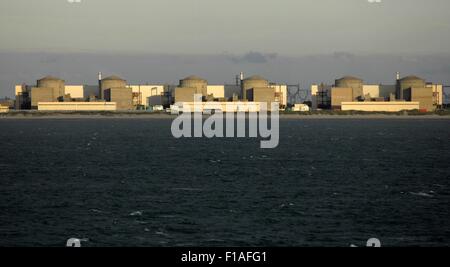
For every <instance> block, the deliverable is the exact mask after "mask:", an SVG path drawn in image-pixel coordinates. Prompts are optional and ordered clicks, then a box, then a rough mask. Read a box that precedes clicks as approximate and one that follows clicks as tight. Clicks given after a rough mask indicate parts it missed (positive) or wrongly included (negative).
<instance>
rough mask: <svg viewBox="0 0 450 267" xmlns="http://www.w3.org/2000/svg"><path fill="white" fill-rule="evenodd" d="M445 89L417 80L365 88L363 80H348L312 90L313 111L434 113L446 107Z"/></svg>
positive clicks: (407, 79)
mask: <svg viewBox="0 0 450 267" xmlns="http://www.w3.org/2000/svg"><path fill="white" fill-rule="evenodd" d="M443 88H444V86H443V85H441V84H433V83H428V82H426V81H425V80H424V79H422V78H419V77H417V76H406V77H404V78H400V73H397V75H396V81H395V83H393V84H390V85H383V84H378V85H373V84H364V81H363V80H362V79H360V78H357V77H353V76H345V77H342V78H340V79H337V80H336V81H335V84H334V85H326V84H323V83H322V84H320V85H317V84H313V85H312V86H311V96H312V108H313V109H333V110H344V111H367V112H375V111H377V112H398V111H404V110H419V111H422V112H432V111H435V110H436V109H438V108H441V107H442V106H443V96H444V91H443Z"/></svg>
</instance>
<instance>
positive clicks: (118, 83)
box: [99, 75, 127, 99]
mask: <svg viewBox="0 0 450 267" xmlns="http://www.w3.org/2000/svg"><path fill="white" fill-rule="evenodd" d="M125 87H127V81H126V80H124V79H122V78H120V77H119V76H115V75H113V76H109V77H106V78H104V79H102V80H101V82H100V96H99V97H100V98H101V99H103V98H104V94H105V90H107V89H111V88H125Z"/></svg>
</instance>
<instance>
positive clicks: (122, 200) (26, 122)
mask: <svg viewBox="0 0 450 267" xmlns="http://www.w3.org/2000/svg"><path fill="white" fill-rule="evenodd" d="M171 123H172V120H171V119H161V118H159V119H152V118H149V119H143V118H142V119H133V118H128V119H125V118H106V119H94V118H91V119H81V118H80V119H70V118H67V119H45V118H43V119H3V120H0V145H1V151H0V246H2V247H5V246H8V247H9V246H12V247H23V246H26V247H64V246H66V242H67V240H68V239H70V238H78V239H80V240H81V245H82V246H85V247H191V246H200V247H222V246H227V247H229V246H231V247H240V246H245V247H349V246H351V245H353V246H365V245H366V242H367V240H368V239H370V238H377V239H379V240H380V242H381V244H382V246H386V247H405V246H406V247H415V246H422V247H427V246H432V247H434V246H450V223H449V222H450V208H449V207H450V142H449V141H450V120H445V119H443V120H434V119H356V118H355V119H281V121H280V142H279V146H278V147H277V148H275V149H261V148H260V141H261V140H260V139H258V138H213V139H208V138H180V139H176V138H174V137H173V136H172V134H171V130H170V129H171Z"/></svg>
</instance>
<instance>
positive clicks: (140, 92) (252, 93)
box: [15, 73, 288, 111]
mask: <svg viewBox="0 0 450 267" xmlns="http://www.w3.org/2000/svg"><path fill="white" fill-rule="evenodd" d="M238 77H239V79H236V84H233V85H210V84H208V81H207V80H206V79H203V78H200V77H198V76H188V77H186V78H184V79H182V80H180V82H179V84H178V85H148V84H146V85H132V84H131V85H130V84H128V83H127V81H126V80H125V79H123V78H121V77H118V76H115V75H113V76H109V77H106V78H102V74H101V73H99V79H98V85H67V84H66V82H65V81H64V80H63V79H60V78H57V77H53V76H47V77H44V78H42V79H40V80H38V81H37V82H36V85H16V88H15V96H16V101H15V109H17V110H26V109H32V110H33V109H34V110H45V111H50V110H54V111H64V110H65V111H82V110H90V111H111V110H120V111H126V110H147V109H150V108H152V107H160V106H162V107H170V106H171V105H173V104H176V105H178V107H180V106H182V105H183V103H186V105H188V103H192V102H194V96H195V95H201V97H202V99H201V101H202V102H205V103H211V102H215V103H233V102H266V103H267V104H268V106H270V105H271V103H279V107H280V108H285V107H286V106H287V104H288V103H287V94H288V93H287V85H280V84H275V83H270V82H269V81H268V80H266V79H265V78H263V77H261V76H251V77H249V78H244V75H243V74H242V73H241V75H239V76H238ZM209 106H211V105H209ZM224 106H225V105H224Z"/></svg>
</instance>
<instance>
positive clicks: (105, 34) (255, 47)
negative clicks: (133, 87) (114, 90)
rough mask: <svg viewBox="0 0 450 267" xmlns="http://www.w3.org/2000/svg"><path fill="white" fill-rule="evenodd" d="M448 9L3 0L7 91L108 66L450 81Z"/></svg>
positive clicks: (369, 1) (0, 62) (434, 3)
mask: <svg viewBox="0 0 450 267" xmlns="http://www.w3.org/2000/svg"><path fill="white" fill-rule="evenodd" d="M448 10H450V1H448V0H426V1H425V0H276V1H275V0H76V1H75V0H0V40H1V41H0V96H2V95H10V91H11V86H13V85H14V84H16V83H21V82H33V81H35V80H36V79H38V78H40V77H39V76H40V75H46V74H53V75H59V76H62V75H63V76H64V77H62V78H64V79H65V80H66V81H67V80H70V81H71V82H72V83H75V82H84V83H95V78H92V77H95V74H91V73H96V72H98V71H103V72H106V73H108V72H115V73H111V74H119V75H128V76H132V77H133V79H134V80H136V82H137V81H148V80H151V81H150V82H152V81H155V82H156V81H158V82H173V81H177V79H180V78H182V77H179V76H181V75H186V76H187V75H190V74H197V75H200V76H202V75H203V76H206V75H208V76H209V77H205V78H207V79H208V80H209V79H211V80H212V82H213V83H222V82H224V81H229V82H232V81H233V77H234V75H235V74H236V73H239V72H240V71H244V72H246V73H251V74H253V73H255V72H258V73H257V74H263V75H266V76H268V77H267V78H268V79H270V80H274V81H280V82H287V83H298V82H301V83H303V84H305V87H309V85H308V84H309V83H313V82H320V81H332V80H333V79H334V78H336V76H338V75H341V74H352V75H361V76H363V77H362V78H363V79H365V80H367V81H370V82H372V83H375V82H378V81H379V82H384V81H386V80H387V81H390V79H391V78H392V76H393V74H391V71H392V72H394V73H395V71H396V70H397V71H400V72H402V73H403V72H410V71H411V72H412V71H414V72H415V73H414V74H416V75H422V76H424V78H427V79H436V80H437V81H436V82H449V83H450V81H449V80H448V79H449V76H450V63H447V62H448V61H446V59H449V58H450V56H449V55H450V16H448V14H447V13H448ZM428 56H429V57H428ZM68 58H71V59H74V60H68ZM380 58H385V59H386V62H385V63H383V62H380V60H379V59H380ZM27 59H28V60H27ZM94 59H95V60H94ZM144 59H145V60H144ZM431 59H433V60H435V61H433V62H431V61H430V60H431ZM423 60H425V61H426V62H423ZM374 61H375V62H376V64H374V63H373V62H374ZM110 62H115V65H114V66H112V65H111V64H110ZM133 63H136V64H133ZM319 63H322V64H327V65H319ZM219 64H220V66H219ZM412 64H414V65H412ZM124 66H127V67H126V68H125V67H124ZM311 66H312V68H310V67H311ZM142 68H147V69H149V70H152V73H145V71H143V70H142ZM87 70H89V73H88V74H89V75H90V76H89V77H88V76H87V75H86V74H85V72H86V71H87ZM312 70H314V71H315V72H313V71H312ZM387 70H388V71H389V73H386V72H387ZM190 72H196V73H190ZM136 73H141V75H140V76H138V75H136ZM82 74H83V77H81V75H82ZM405 74H406V73H405ZM408 74H409V73H408ZM125 78H126V77H125Z"/></svg>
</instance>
